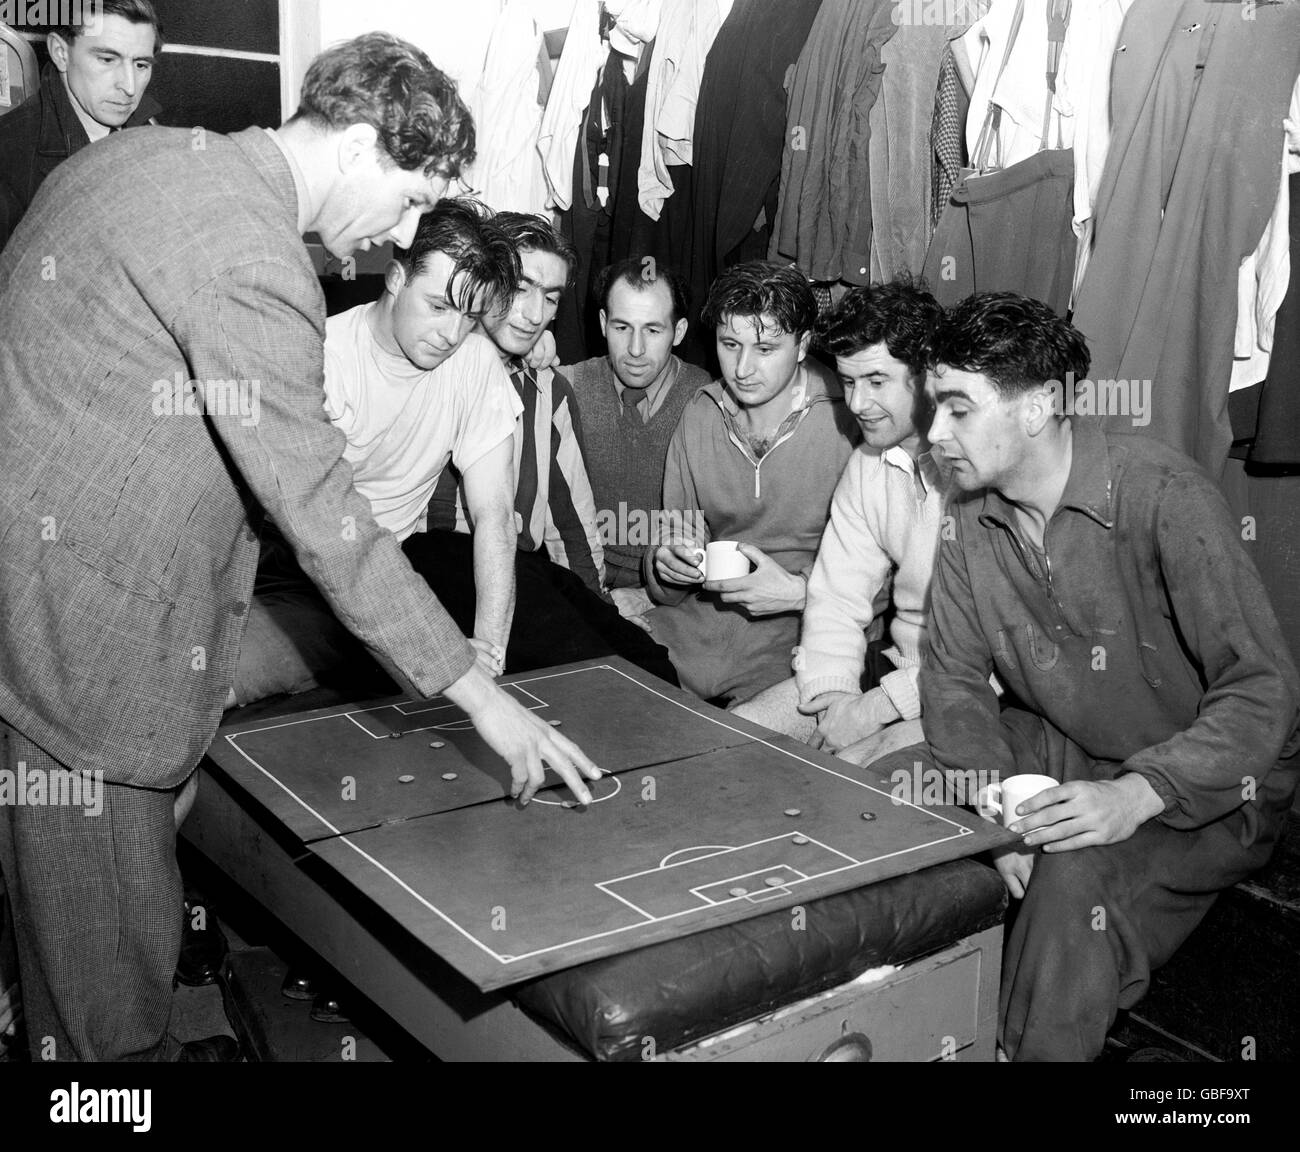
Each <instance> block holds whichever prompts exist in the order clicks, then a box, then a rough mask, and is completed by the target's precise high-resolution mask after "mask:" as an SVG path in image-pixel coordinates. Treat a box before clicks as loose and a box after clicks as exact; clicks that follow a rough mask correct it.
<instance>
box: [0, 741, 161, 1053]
mask: <svg viewBox="0 0 1300 1152" xmlns="http://www.w3.org/2000/svg"><path fill="white" fill-rule="evenodd" d="M20 766H21V767H20ZM0 767H2V768H4V769H6V770H8V771H9V772H12V773H14V774H15V775H14V777H13V778H14V779H15V780H16V781H23V780H25V781H27V782H29V783H30V781H32V780H33V779H35V778H36V777H37V776H39V777H41V778H43V779H44V780H45V781H53V780H55V779H57V777H58V775H59V774H60V773H61V772H62V771H63V770H64V766H63V765H61V764H59V763H58V761H56V760H54V759H53V758H51V757H50V756H48V755H47V754H46V753H45V752H44V751H43V750H42V749H41V748H39V747H37V746H36V745H35V744H33V743H32V742H31V741H30V740H28V739H27V738H26V737H25V736H23V735H22V734H21V733H20V732H18V731H17V729H14V728H11V727H9V726H8V725H7V724H5V723H4V721H2V720H0ZM32 795H33V793H32V792H31V789H30V787H29V788H28V789H27V790H26V793H25V802H24V803H21V804H17V803H5V804H0V870H3V872H4V875H5V884H6V886H7V887H8V889H9V899H10V903H11V907H12V911H13V927H14V934H15V939H16V942H17V950H18V972H19V979H20V981H21V984H22V998H23V1017H24V1020H25V1022H26V1028H27V1038H28V1044H29V1047H30V1049H31V1056H32V1060H33V1061H46V1060H60V1061H63V1060H75V1061H82V1060H86V1061H100V1060H113V1061H117V1060H170V1059H173V1058H174V1057H175V1056H176V1055H177V1053H178V1052H179V1045H178V1044H177V1042H176V1041H175V1040H174V1039H172V1037H171V1036H170V1035H169V1034H168V1031H167V1024H168V1020H169V1018H170V1016H171V1005H172V976H173V974H174V973H175V971H176V960H177V957H178V956H179V955H180V947H181V925H182V920H183V917H184V904H183V894H182V888H181V875H180V871H179V869H178V868H177V866H176V824H175V820H174V816H173V812H172V806H173V801H174V799H175V792H174V791H173V790H153V789H148V788H129V787H126V786H125V785H120V784H101V785H99V786H98V791H97V792H95V791H90V792H83V793H82V795H81V797H80V798H81V799H82V800H83V801H86V802H85V803H81V804H73V803H48V802H45V803H31V802H30V800H31V798H32ZM46 795H47V798H48V795H49V794H48V792H47V793H46ZM68 795H72V796H74V797H75V795H76V794H75V793H71V792H69V793H68ZM95 796H97V801H96V803H95V804H94V806H93V807H92V806H91V805H90V803H89V800H90V798H91V797H95ZM101 804H102V808H101V807H100V805H101Z"/></svg>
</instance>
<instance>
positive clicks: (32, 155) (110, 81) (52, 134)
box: [0, 0, 162, 248]
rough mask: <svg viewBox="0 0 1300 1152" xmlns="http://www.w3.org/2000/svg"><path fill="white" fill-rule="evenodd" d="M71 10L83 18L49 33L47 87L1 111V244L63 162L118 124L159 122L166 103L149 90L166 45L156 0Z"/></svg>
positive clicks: (113, 0)
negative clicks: (156, 98)
mask: <svg viewBox="0 0 1300 1152" xmlns="http://www.w3.org/2000/svg"><path fill="white" fill-rule="evenodd" d="M97 9H98V12H99V14H98V15H96V10H97ZM72 11H73V12H75V13H77V14H78V15H80V16H82V20H81V21H80V22H79V23H76V24H69V25H65V26H63V27H60V28H58V29H56V30H55V31H53V32H51V33H50V34H49V36H48V37H47V38H46V45H47V47H48V48H49V53H50V62H49V63H48V64H46V65H45V67H44V69H42V71H41V86H40V88H39V89H37V91H35V92H33V93H32V95H31V96H29V97H28V98H27V99H26V100H24V101H23V102H22V104H20V105H19V106H18V107H17V108H15V109H14V110H13V111H12V112H9V113H8V114H6V115H5V116H0V248H3V247H4V245H5V242H6V241H7V240H8V239H9V237H10V235H11V234H12V233H13V230H14V229H15V228H16V227H17V226H18V221H19V220H21V219H22V216H23V213H24V212H26V211H27V206H28V205H29V204H31V202H32V198H33V197H34V196H35V195H36V190H37V189H38V188H39V187H40V186H41V183H42V182H43V181H44V180H45V178H46V177H47V176H48V175H49V174H50V173H51V172H52V171H54V169H55V167H56V166H58V165H59V164H61V163H62V162H63V161H64V160H66V159H67V158H68V157H69V156H71V155H73V154H74V153H76V152H79V151H80V150H81V149H82V148H84V147H85V146H86V145H87V144H90V143H91V142H92V141H95V140H102V139H103V138H104V137H105V136H107V135H108V134H109V133H110V132H113V131H116V130H117V129H119V128H134V127H136V126H137V125H140V124H150V123H153V122H154V117H156V116H157V115H158V113H159V112H161V111H162V108H161V106H160V105H159V104H158V102H157V101H156V100H154V99H153V98H152V97H148V96H146V95H145V89H146V88H148V87H149V81H150V79H152V77H153V66H154V62H155V60H156V59H157V57H158V54H159V53H160V52H161V51H162V27H161V25H160V24H159V23H158V14H157V12H155V11H154V6H153V4H152V3H151V0H100V2H99V3H97V4H93V5H92V4H85V5H74V6H73V7H72Z"/></svg>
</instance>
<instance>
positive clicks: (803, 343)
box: [799, 331, 812, 364]
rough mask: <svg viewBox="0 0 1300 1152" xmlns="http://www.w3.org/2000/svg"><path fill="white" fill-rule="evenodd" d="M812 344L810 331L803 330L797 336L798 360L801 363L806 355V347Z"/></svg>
mask: <svg viewBox="0 0 1300 1152" xmlns="http://www.w3.org/2000/svg"><path fill="white" fill-rule="evenodd" d="M811 344H812V332H811V331H808V332H805V333H804V334H803V335H802V336H800V337H799V362H800V363H801V364H802V363H803V361H804V359H805V358H806V357H807V355H808V348H809V346H810V345H811Z"/></svg>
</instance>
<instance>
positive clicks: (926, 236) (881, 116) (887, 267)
mask: <svg viewBox="0 0 1300 1152" xmlns="http://www.w3.org/2000/svg"><path fill="white" fill-rule="evenodd" d="M958 30H959V27H958V26H953V25H947V26H945V25H942V24H904V25H901V26H900V27H899V29H898V32H897V34H896V35H895V36H894V37H893V38H892V39H890V40H888V41H887V42H886V43H884V44H882V45H881V47H880V65H881V67H882V68H883V69H884V77H883V82H882V84H881V87H880V95H879V97H878V98H877V99H876V102H875V104H874V105H873V106H872V108H871V113H870V116H869V117H868V124H869V127H870V130H871V143H870V160H869V165H868V169H869V172H870V185H871V222H872V229H871V279H872V280H875V281H877V282H883V281H886V280H892V279H893V278H894V277H895V276H897V275H898V274H899V273H902V272H908V273H913V274H915V273H919V272H920V271H921V267H922V265H923V264H924V263H925V253H926V249H927V248H928V247H929V244H930V233H931V231H932V225H931V214H930V195H931V176H930V156H931V141H930V125H931V121H932V120H933V118H934V105H935V94H936V87H937V82H938V76H939V72H940V64H941V61H942V59H943V57H944V55H945V49H947V46H948V40H949V37H950V36H952V35H953V34H954V33H955V32H957V31H958ZM947 55H948V57H949V60H950V66H951V52H948V53H947Z"/></svg>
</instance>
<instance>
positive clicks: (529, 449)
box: [405, 212, 676, 683]
mask: <svg viewBox="0 0 1300 1152" xmlns="http://www.w3.org/2000/svg"><path fill="white" fill-rule="evenodd" d="M492 223H493V226H494V228H495V229H496V230H497V231H498V232H499V233H500V234H501V235H502V236H503V237H504V238H505V239H506V240H507V242H509V243H510V244H512V245H513V246H514V248H515V251H516V252H517V254H518V257H519V266H520V273H521V275H520V284H519V288H518V290H517V291H516V292H515V294H514V296H513V298H512V299H510V300H507V301H505V302H504V303H503V305H502V306H501V307H500V308H497V309H494V310H492V311H491V312H490V313H489V314H488V315H486V316H484V318H483V321H482V328H483V332H484V334H485V335H486V336H487V337H488V338H489V339H490V340H491V342H492V343H493V344H494V345H495V347H496V350H497V353H498V354H499V356H500V358H501V362H502V363H503V364H504V365H505V367H506V370H507V371H508V372H509V374H510V381H511V383H512V384H513V385H514V389H515V392H516V394H517V396H518V401H519V405H520V407H521V408H522V412H521V414H520V418H519V422H518V424H517V426H516V429H515V437H514V456H515V471H516V489H515V523H516V525H517V527H518V532H519V539H518V547H517V548H516V549H515V554H514V560H515V595H516V603H515V619H516V620H518V621H520V626H519V627H517V628H512V629H511V632H510V638H509V643H508V644H507V645H506V649H505V653H504V656H505V668H506V670H507V671H510V672H524V671H529V670H531V669H533V668H543V667H548V666H550V665H554V664H563V663H569V662H572V661H575V660H586V659H589V658H592V657H596V656H605V655H609V654H610V653H616V654H618V655H620V656H624V657H626V658H627V659H628V660H631V661H632V662H633V663H635V664H637V665H639V666H640V667H642V668H644V669H645V670H646V671H648V672H651V673H653V674H655V675H657V676H660V677H662V678H663V679H665V680H669V681H670V682H673V683H676V676H675V673H674V672H673V666H672V663H671V662H670V661H669V659H668V653H667V652H666V651H665V650H664V649H663V648H662V647H661V646H660V645H658V644H656V643H654V641H652V640H651V639H650V638H649V636H647V635H646V633H645V632H644V631H643V630H642V629H640V628H638V627H636V626H635V625H634V624H632V623H630V622H628V621H627V620H624V619H623V618H622V616H621V615H620V614H619V611H618V609H617V608H615V606H614V604H613V602H612V601H611V600H609V598H608V596H607V595H606V594H605V593H604V591H603V574H604V557H603V552H602V548H601V543H600V536H599V533H598V532H597V529H596V515H595V505H594V503H593V500H592V495H591V486H590V484H589V482H588V480H587V469H586V465H585V463H584V458H583V449H582V439H581V433H582V425H581V423H580V420H579V417H578V411H577V406H576V404H575V402H574V395H573V389H572V388H571V387H570V385H569V381H568V379H567V378H566V377H565V376H564V374H563V373H560V372H556V371H554V370H553V369H550V368H534V367H531V366H530V365H529V363H527V362H526V360H527V358H529V357H532V356H533V354H534V350H535V349H536V347H537V345H538V343H539V341H541V339H542V337H543V336H544V335H545V334H546V332H547V329H548V328H549V326H550V324H551V321H552V320H553V319H554V318H555V312H556V309H557V307H558V305H559V299H560V296H561V295H562V294H563V292H564V289H565V286H566V285H567V284H568V283H569V282H570V280H571V278H572V276H573V270H574V265H575V263H576V260H577V255H576V253H575V252H574V250H573V246H572V245H571V244H570V243H569V242H568V241H567V240H566V239H565V238H564V237H563V236H561V235H560V234H559V233H558V232H556V231H555V229H554V228H552V227H551V225H550V224H549V223H548V222H547V221H546V220H544V219H543V218H542V217H540V216H532V215H529V214H527V213H522V212H501V213H498V214H497V215H496V217H494V219H493V221H492ZM473 531H474V533H477V526H475V527H474V529H473ZM472 542H473V535H472V534H471V525H470V519H469V517H467V516H466V514H465V500H464V485H463V479H462V478H461V477H460V476H459V475H458V474H457V472H456V470H455V469H454V468H449V469H448V470H447V471H446V472H444V473H443V475H442V477H441V478H440V480H439V483H438V487H437V489H436V490H435V492H434V495H433V500H432V501H431V503H430V505H429V516H428V531H427V532H417V533H415V534H414V535H412V536H411V537H410V538H409V539H408V540H407V541H406V545H405V549H406V554H407V556H408V557H409V558H410V560H411V562H412V564H414V565H415V567H416V569H417V570H418V571H420V572H421V573H422V574H423V575H424V577H425V579H426V580H428V581H429V584H430V587H432V588H433V590H434V591H435V592H436V593H437V594H438V598H439V599H440V600H441V601H442V602H443V603H444V604H445V605H446V607H447V610H448V611H449V612H450V613H451V614H452V616H453V617H454V618H455V619H457V620H463V621H468V620H470V619H472V618H473V615H474V610H475V597H474V587H473V582H472V580H471V579H470V578H469V577H470V570H469V566H468V556H469V553H470V549H471V548H472V546H473V543H472Z"/></svg>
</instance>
